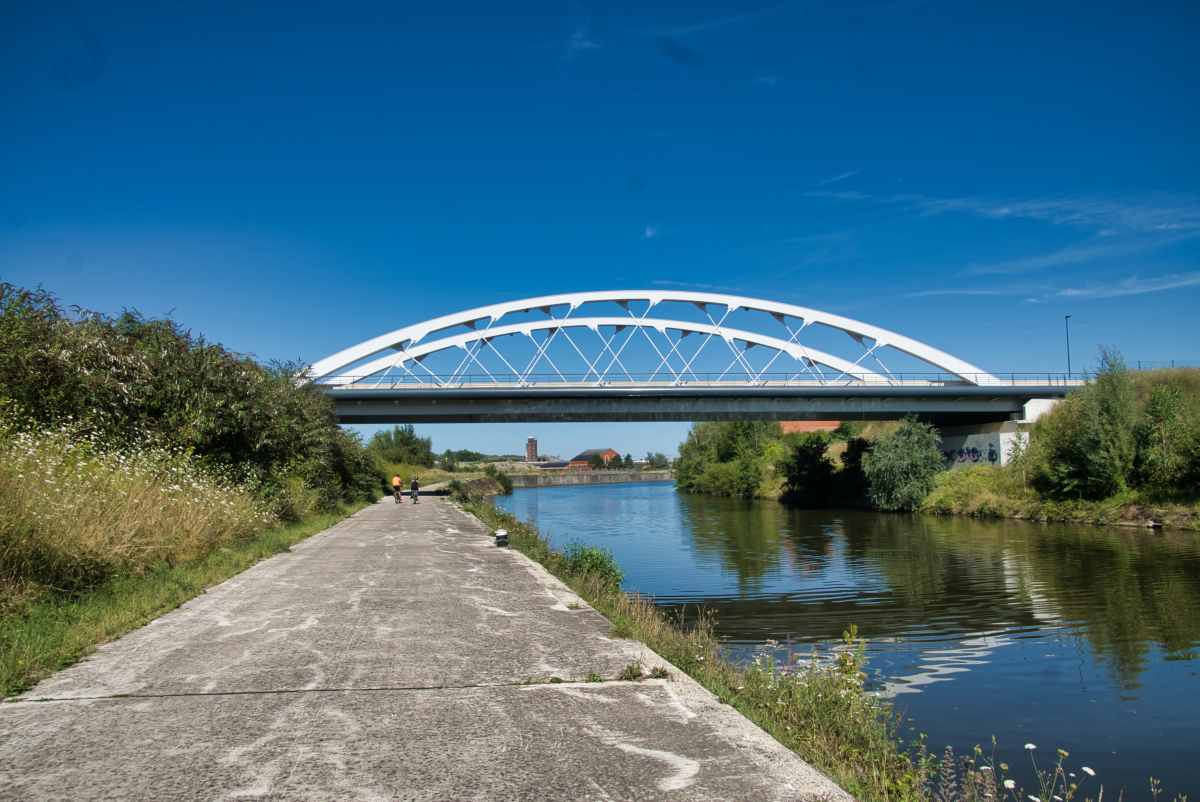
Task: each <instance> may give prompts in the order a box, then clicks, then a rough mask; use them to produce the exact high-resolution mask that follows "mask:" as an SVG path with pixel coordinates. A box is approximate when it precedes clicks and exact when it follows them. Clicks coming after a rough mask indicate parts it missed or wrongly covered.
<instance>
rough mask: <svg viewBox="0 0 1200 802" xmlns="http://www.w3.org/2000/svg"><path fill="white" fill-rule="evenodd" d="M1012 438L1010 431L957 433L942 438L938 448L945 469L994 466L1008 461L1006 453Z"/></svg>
mask: <svg viewBox="0 0 1200 802" xmlns="http://www.w3.org/2000/svg"><path fill="white" fill-rule="evenodd" d="M1012 438H1013V433H1011V432H991V433H988V434H968V435H959V436H957V437H947V438H944V439H943V440H942V444H941V446H939V450H940V451H941V452H942V460H943V462H944V464H945V466H946V468H947V470H965V469H967V468H978V467H980V466H982V465H986V466H989V467H993V468H996V467H999V466H1001V465H1003V464H1004V463H1006V462H1008V459H1007V457H1006V455H1007V454H1008V449H1009V443H1010V441H1011V440H1012Z"/></svg>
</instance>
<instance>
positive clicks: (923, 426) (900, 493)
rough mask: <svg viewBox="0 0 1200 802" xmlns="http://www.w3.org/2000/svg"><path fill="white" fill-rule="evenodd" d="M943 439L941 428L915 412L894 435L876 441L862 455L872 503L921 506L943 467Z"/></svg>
mask: <svg viewBox="0 0 1200 802" xmlns="http://www.w3.org/2000/svg"><path fill="white" fill-rule="evenodd" d="M941 441H942V438H941V437H939V436H938V433H937V430H936V429H934V428H933V427H932V426H930V425H929V424H928V423H921V422H920V421H918V420H917V418H916V416H915V415H912V416H909V417H906V418H904V419H903V420H902V421H901V422H900V430H899V431H898V432H896V433H895V434H894V435H892V436H891V437H886V438H884V439H882V440H877V441H875V443H874V445H873V446H872V447H871V450H870V451H869V452H868V453H866V454H864V455H863V458H862V466H863V473H864V474H865V475H866V477H867V482H868V483H869V485H868V489H867V494H868V495H869V496H870V498H871V501H872V503H874V504H875V506H877V507H879V508H880V509H882V510H912V511H916V510H918V509H920V507H921V502H923V501H924V500H925V497H926V496H928V495H929V493H930V492H932V490H933V486H934V478H935V477H936V476H937V475H938V473H939V472H941V470H942V454H941V452H940V451H939V450H938V443H940V442H941Z"/></svg>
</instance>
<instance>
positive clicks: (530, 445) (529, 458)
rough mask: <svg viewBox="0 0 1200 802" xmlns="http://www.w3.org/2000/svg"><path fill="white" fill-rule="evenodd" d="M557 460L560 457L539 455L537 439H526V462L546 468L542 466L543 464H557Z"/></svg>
mask: <svg viewBox="0 0 1200 802" xmlns="http://www.w3.org/2000/svg"><path fill="white" fill-rule="evenodd" d="M556 460H558V457H555V456H551V455H549V454H538V448H537V438H536V437H526V438H525V461H526V462H536V463H538V464H539V467H545V466H544V465H542V463H545V462H555V461H556Z"/></svg>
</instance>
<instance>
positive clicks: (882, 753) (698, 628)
mask: <svg viewBox="0 0 1200 802" xmlns="http://www.w3.org/2000/svg"><path fill="white" fill-rule="evenodd" d="M460 501H461V503H462V504H463V507H464V509H466V510H467V511H468V512H471V513H472V514H474V515H475V516H476V517H478V518H479V519H480V520H481V521H483V522H484V523H485V524H487V525H488V526H490V527H492V528H500V527H502V528H505V529H507V530H508V542H509V545H510V547H514V548H517V549H519V550H520V551H521V552H523V553H524V554H526V555H527V556H529V557H530V558H532V559H533V560H535V561H537V562H539V563H541V564H542V565H543V566H545V567H546V568H547V569H548V570H549V571H550V572H551V573H553V574H555V575H556V576H558V577H559V578H560V579H561V580H563V581H564V582H565V583H566V584H567V585H568V586H570V587H571V588H572V589H573V590H574V591H575V592H576V593H578V594H580V596H582V597H583V598H585V599H587V600H588V601H589V602H590V603H591V604H592V606H593V607H595V608H596V609H597V610H599V611H600V612H601V613H603V614H604V615H605V616H607V617H608V619H609V620H610V621H612V622H613V631H612V635H613V637H622V638H634V639H637V640H640V641H641V642H643V643H645V644H646V645H647V646H649V647H650V648H651V649H653V650H654V651H655V652H657V653H658V654H659V655H661V656H662V657H664V658H665V659H666V660H668V661H669V662H671V663H672V664H673V665H675V666H676V667H677V668H679V669H680V670H681V671H684V672H686V673H687V674H688V675H689V676H691V677H692V678H693V679H695V680H696V681H698V682H699V683H700V684H702V685H704V686H705V687H706V688H708V689H709V690H710V691H712V692H713V693H714V694H716V695H717V696H718V697H719V698H720V699H721V701H723V702H725V703H727V704H730V705H733V706H734V707H735V708H737V709H738V710H739V711H741V712H742V713H743V714H744V715H745V716H746V717H747V718H749V719H750V720H752V721H754V722H755V723H756V724H758V725H759V726H761V727H763V729H765V730H766V731H767V732H769V733H770V734H771V735H773V736H774V737H775V738H776V739H777V740H779V741H780V742H781V743H783V744H784V745H785V746H787V747H789V748H791V749H793V750H795V751H796V752H797V753H798V754H799V755H800V756H801V757H803V758H804V759H805V760H808V761H809V762H810V763H812V764H813V765H815V766H818V767H819V768H821V769H822V770H823V771H825V772H826V773H828V774H829V775H830V776H831V777H832V778H833V779H834V780H835V781H837V782H838V783H840V784H841V785H842V786H843V787H844V788H846V789H847V790H849V791H850V792H851V793H853V794H855V795H857V796H861V797H864V798H869V799H883V800H897V799H920V798H922V797H921V796H919V788H920V785H919V783H918V782H917V778H918V777H919V776H920V775H921V774H922V772H925V773H928V771H930V770H931V766H932V765H933V762H932V761H929V760H926V761H925V763H923V764H916V765H914V764H913V762H912V761H911V760H910V759H909V757H908V756H907V755H906V754H904V753H903V752H902V751H901V747H900V745H899V742H898V740H897V738H896V737H895V736H896V731H897V726H898V721H897V719H896V717H895V716H894V715H893V714H892V710H891V708H890V706H889V705H888V704H887V703H886V702H885V701H884V700H881V699H880V698H878V697H877V696H875V695H873V694H869V693H864V692H863V690H862V682H863V679H864V674H863V673H862V667H863V664H864V662H865V658H864V656H863V646H864V644H863V642H862V640H861V639H860V638H858V636H857V634H856V633H855V632H850V633H847V636H846V641H845V643H844V644H843V645H842V647H841V648H839V649H837V650H834V651H832V652H829V653H825V654H819V653H815V652H814V653H813V654H811V655H807V656H805V657H803V658H801V657H799V656H798V655H796V654H795V653H789V656H788V657H787V658H786V659H785V661H784V662H783V663H782V664H781V663H780V662H779V661H778V659H777V651H776V649H775V648H774V647H775V646H777V644H768V647H767V649H765V650H764V651H763V652H762V654H761V655H760V656H759V659H757V660H755V661H753V662H751V663H749V664H739V663H736V662H734V661H733V660H732V659H731V658H730V657H729V655H728V653H727V652H726V651H725V650H724V649H723V647H722V646H721V643H720V641H719V639H718V638H717V637H716V634H715V632H714V622H713V619H712V616H711V614H710V613H708V612H706V611H704V610H695V611H691V610H682V609H681V610H676V611H673V612H670V613H669V612H666V611H664V610H662V609H660V608H659V607H657V606H655V605H654V603H653V600H652V599H650V598H648V597H645V596H641V595H639V594H637V593H626V592H624V591H622V590H621V588H620V585H619V581H620V580H619V579H616V580H615V581H614V576H615V575H614V573H613V570H614V569H615V570H616V571H617V572H619V570H620V569H619V568H617V567H616V564H615V562H614V561H612V560H611V555H609V559H608V560H605V559H603V557H602V556H600V555H598V554H592V555H591V556H590V557H589V558H587V559H584V560H580V559H572V553H573V552H572V551H571V550H568V551H566V552H564V551H559V550H556V549H554V548H552V547H551V545H550V543H549V541H548V540H547V539H546V538H545V537H544V536H543V535H542V534H541V533H540V532H539V531H538V530H537V528H536V527H535V526H531V525H529V524H526V523H524V522H522V521H519V520H517V519H516V518H515V517H514V516H512V515H510V514H508V513H504V512H501V511H499V510H497V509H496V508H495V507H494V506H492V505H491V504H488V503H487V502H486V501H484V500H483V498H482V497H481V496H477V495H476V496H471V497H469V498H467V499H460ZM585 548H586V547H585ZM574 552H578V547H576V549H575V550H574Z"/></svg>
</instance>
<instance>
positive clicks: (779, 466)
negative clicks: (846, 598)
mask: <svg viewBox="0 0 1200 802" xmlns="http://www.w3.org/2000/svg"><path fill="white" fill-rule="evenodd" d="M939 442H940V438H939V436H938V433H937V430H936V429H934V428H933V427H931V426H929V425H927V424H924V423H921V422H919V421H917V420H916V419H915V418H907V419H904V420H901V421H898V422H897V421H888V422H872V423H865V424H864V423H852V422H843V423H842V424H841V425H840V426H839V427H838V428H837V430H835V431H832V432H820V431H814V432H799V433H791V434H786V435H785V434H783V433H782V430H781V427H780V425H779V424H778V423H775V422H769V421H753V422H731V423H697V424H693V426H692V429H691V431H689V433H688V438H687V440H686V441H685V442H684V443H683V444H681V446H680V457H679V460H678V463H677V466H676V471H677V474H676V475H677V480H676V484H677V487H678V489H679V490H681V491H683V492H691V493H708V494H713V495H722V496H734V497H742V498H760V499H774V500H778V501H781V502H783V503H784V504H787V505H789V506H795V507H810V508H812V507H821V508H826V509H828V508H838V507H841V508H861V509H873V510H880V511H887V510H906V511H910V512H922V513H926V514H932V515H968V516H973V517H979V518H1018V519H1028V520H1034V521H1044V522H1062V523H1087V524H1109V525H1128V526H1143V527H1144V526H1147V525H1148V524H1149V522H1150V521H1153V522H1154V523H1155V524H1159V525H1165V526H1168V527H1174V528H1179V529H1189V530H1197V529H1200V369H1195V368H1175V369H1163V370H1154V371H1131V370H1128V369H1127V368H1126V366H1125V362H1124V359H1123V358H1122V357H1121V355H1120V354H1119V353H1117V352H1116V351H1113V350H1110V349H1101V353H1100V358H1099V360H1098V363H1097V366H1096V370H1095V372H1094V373H1093V374H1092V375H1091V376H1089V378H1088V381H1087V383H1086V384H1085V385H1084V386H1083V387H1081V388H1080V389H1078V390H1076V391H1074V392H1072V393H1071V394H1070V395H1068V396H1067V397H1066V398H1065V399H1064V400H1063V401H1062V402H1061V403H1059V404H1058V405H1056V406H1055V407H1054V408H1053V409H1052V410H1051V411H1050V412H1049V413H1047V414H1046V415H1044V416H1042V417H1041V418H1040V419H1038V420H1037V421H1036V422H1035V423H1034V424H1033V425H1032V427H1031V430H1030V432H1029V433H1028V435H1027V436H1025V437H1021V438H1019V439H1018V440H1017V442H1016V443H1015V444H1014V445H1013V447H1012V448H1011V449H1010V452H1009V453H1008V454H1007V455H1006V456H1007V457H1008V464H1006V465H1004V466H1002V467H977V468H970V469H966V470H947V469H946V468H945V463H944V460H943V456H942V454H941V452H940V451H939V450H938V443H939Z"/></svg>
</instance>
